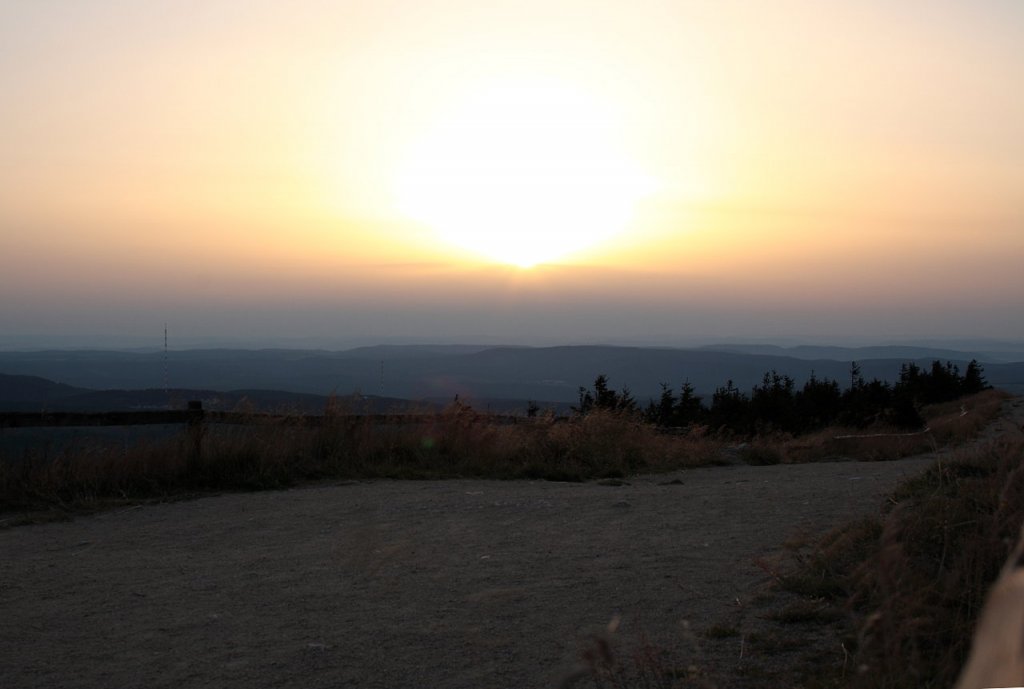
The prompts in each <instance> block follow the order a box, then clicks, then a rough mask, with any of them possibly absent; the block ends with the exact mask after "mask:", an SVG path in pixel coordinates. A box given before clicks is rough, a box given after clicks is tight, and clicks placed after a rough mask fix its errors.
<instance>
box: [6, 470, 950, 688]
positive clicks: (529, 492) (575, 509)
mask: <svg viewBox="0 0 1024 689" xmlns="http://www.w3.org/2000/svg"><path fill="white" fill-rule="evenodd" d="M931 461H934V459H933V458H917V459H907V460H902V461H899V462H886V463H828V464H805V465H791V466H768V467H751V466H723V467H711V468H703V469H695V470H690V471H685V472H679V473H676V474H671V475H661V476H656V477H641V478H637V479H633V480H631V481H630V482H629V484H627V485H602V484H599V483H584V484H570V483H552V482H541V481H537V482H520V481H516V482H497V481H436V482H435V481H424V482H393V481H380V482H365V483H352V484H346V485H329V486H317V487H310V488H302V489H295V490H289V491H281V492H267V493H254V494H231V495H223V496H216V497H208V498H202V499H197V500H192V501H185V502H177V503H169V504H158V505H146V506H141V507H137V508H133V509H128V510H123V511H119V512H111V513H106V514H101V515H97V516H90V517H81V518H78V519H75V520H74V521H72V522H65V523H51V524H42V525H34V526H24V527H18V528H11V529H7V530H4V531H0V554H2V557H0V605H2V607H0V610H2V614H0V687H5V688H11V689H14V688H19V687H48V688H53V687H90V688H93V687H95V688H97V689H98V688H101V687H103V688H107V687H200V686H201V687H212V686H217V687H437V688H446V687H450V688H453V689H454V688H461V687H466V688H468V687H474V688H479V687H516V688H520V687H524V688H530V687H554V686H557V685H558V683H559V681H560V680H561V679H563V678H564V677H565V676H566V674H567V673H568V672H570V671H571V670H572V669H573V667H574V665H575V664H576V662H577V659H578V658H579V652H580V649H581V647H582V645H583V644H584V643H585V642H586V640H587V638H588V635H590V634H592V633H594V632H595V631H598V630H600V629H602V628H604V627H605V626H607V624H608V623H609V621H610V620H611V619H613V618H615V617H616V616H621V618H622V619H623V621H624V629H625V628H626V627H629V626H632V627H634V628H637V629H642V630H643V631H644V632H645V633H646V634H647V635H648V636H649V637H650V638H651V639H652V640H655V641H658V642H661V643H667V644H673V643H676V642H677V641H678V640H679V639H680V638H682V636H683V632H682V629H681V626H680V625H681V623H682V622H683V621H684V620H685V621H688V622H689V624H690V625H691V628H692V629H694V630H701V629H706V628H707V627H708V626H710V625H712V624H718V623H722V621H723V620H734V619H735V610H736V608H737V604H738V603H739V602H742V601H745V600H747V599H749V597H750V596H752V595H753V594H754V592H755V591H756V590H757V589H758V587H759V586H760V585H761V584H763V582H764V580H765V577H766V575H765V572H764V571H763V570H762V569H759V568H758V567H757V566H755V564H754V561H755V559H756V558H758V557H759V556H762V555H765V554H768V553H771V552H773V551H776V550H777V549H778V548H779V547H780V545H781V544H782V543H783V542H784V541H786V539H787V538H790V537H792V536H793V535H794V534H798V533H801V532H804V533H820V532H822V531H824V530H827V529H828V528H830V527H832V526H834V525H837V524H839V523H841V522H843V521H844V520H846V519H848V518H850V517H852V516H856V515H862V514H869V513H876V512H877V511H878V509H879V507H880V506H881V503H882V501H883V499H884V496H885V494H886V493H887V492H888V491H890V490H891V489H892V487H893V486H894V485H895V484H896V483H897V482H898V481H899V480H900V479H902V478H903V477H906V476H908V475H911V474H914V473H916V472H919V471H921V470H922V469H923V468H924V467H925V466H927V464H928V463H929V462H931ZM738 644H739V641H738V640H736V639H733V640H731V641H726V642H723V644H717V646H723V645H724V646H725V648H726V649H727V650H719V652H716V653H711V654H710V655H706V656H705V657H703V658H702V659H701V661H700V662H701V663H702V665H703V666H707V667H708V668H709V670H710V672H711V673H712V675H714V674H715V673H716V671H722V672H726V673H727V671H728V669H729V668H728V667H725V666H726V665H728V664H729V663H730V662H732V661H731V660H730V658H731V657H738V653H735V652H734V649H732V646H733V645H737V648H738Z"/></svg>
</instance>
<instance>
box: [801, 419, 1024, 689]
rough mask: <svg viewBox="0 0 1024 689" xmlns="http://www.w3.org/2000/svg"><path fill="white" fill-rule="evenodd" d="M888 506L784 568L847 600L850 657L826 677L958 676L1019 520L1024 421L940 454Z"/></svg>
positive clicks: (1023, 502)
mask: <svg viewBox="0 0 1024 689" xmlns="http://www.w3.org/2000/svg"><path fill="white" fill-rule="evenodd" d="M957 413H958V414H959V412H957ZM939 418H947V415H946V414H945V413H944V414H942V415H940V417H939ZM958 418H960V417H958ZM958 426H959V424H958ZM962 428H964V426H959V429H961V430H962ZM974 430H976V429H974ZM959 433H960V430H957V432H956V433H954V434H951V435H950V436H949V437H954V438H959V437H961V436H960V435H959ZM889 505H890V506H889V509H888V510H887V511H886V513H885V514H883V515H879V516H878V517H874V518H868V519H862V520H858V521H856V522H852V523H850V524H847V525H845V526H843V527H841V528H839V529H836V530H834V531H833V532H831V533H830V534H828V535H827V536H826V537H825V538H824V539H823V540H821V541H819V542H818V543H816V544H813V546H812V547H809V548H805V549H804V550H803V551H801V552H799V553H798V555H797V558H798V566H797V567H796V568H795V569H794V570H793V571H791V572H789V573H788V574H787V575H786V576H785V577H783V578H782V581H781V584H782V586H783V588H784V589H786V590H789V591H790V592H793V593H797V594H800V595H803V596H806V597H807V598H809V599H811V600H813V601H815V602H817V603H823V602H828V603H830V604H831V605H832V606H833V607H834V609H836V611H837V612H840V611H845V614H846V619H847V620H848V625H847V626H846V629H845V631H844V632H843V636H844V638H843V639H841V641H842V644H843V650H844V652H849V653H850V654H851V662H850V664H849V668H842V669H841V668H839V667H831V668H820V669H819V676H820V677H822V678H827V680H826V679H823V680H822V686H837V687H850V688H853V689H903V688H907V689H909V688H911V687H914V688H915V689H916V688H922V687H923V688H925V689H927V688H929V687H936V688H937V687H949V686H952V685H953V683H954V682H955V681H956V677H957V675H958V673H959V671H960V668H961V667H962V666H963V663H964V662H965V660H966V657H967V654H968V652H969V650H970V644H971V639H972V636H973V633H974V628H975V625H976V623H977V620H978V616H979V613H980V611H981V608H982V605H983V602H984V598H985V595H986V592H987V591H988V588H989V586H991V584H992V583H993V582H994V581H995V579H996V577H997V576H998V574H999V571H1000V568H1001V567H1002V566H1003V563H1004V562H1005V560H1006V558H1007V556H1008V554H1009V553H1010V551H1011V550H1012V548H1013V546H1014V544H1015V542H1016V539H1017V537H1018V536H1019V533H1020V529H1021V525H1022V523H1024V432H1022V431H1020V430H1017V431H1010V432H1009V433H1008V434H1006V435H1003V436H1002V437H999V438H994V439H992V440H990V441H987V442H984V443H982V444H981V445H979V446H977V447H972V448H964V449H961V450H959V451H956V452H954V453H952V454H951V455H949V456H946V457H942V458H940V459H939V460H938V461H937V462H936V464H935V466H933V467H932V468H931V469H929V470H928V471H927V472H925V473H924V474H922V475H921V476H919V477H917V478H914V479H911V480H908V481H906V482H904V483H902V484H901V485H900V486H899V487H898V488H897V489H896V490H895V492H894V493H893V494H892V496H891V498H890V501H889ZM827 633H831V632H827ZM838 643H839V641H837V645H838Z"/></svg>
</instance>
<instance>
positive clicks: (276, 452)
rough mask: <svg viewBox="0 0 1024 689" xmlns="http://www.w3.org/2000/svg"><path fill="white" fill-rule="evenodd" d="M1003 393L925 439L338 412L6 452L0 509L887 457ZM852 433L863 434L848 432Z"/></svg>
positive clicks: (934, 425)
mask: <svg viewBox="0 0 1024 689" xmlns="http://www.w3.org/2000/svg"><path fill="white" fill-rule="evenodd" d="M1002 399H1003V396H1002V395H1001V394H1000V393H998V392H996V391H986V392H984V393H980V394H978V395H975V396H972V397H969V398H965V399H964V400H960V401H958V402H956V403H950V404H946V405H939V406H936V407H934V408H931V409H928V408H926V409H925V415H926V418H927V420H928V422H929V425H930V427H931V430H930V431H929V432H926V433H919V434H912V435H907V434H905V433H898V432H893V431H891V430H890V429H886V428H874V429H868V430H866V431H865V430H863V429H861V430H859V431H850V430H848V429H837V428H831V429H827V430H825V431H821V432H817V433H815V434H812V435H805V436H797V437H792V436H788V435H763V436H758V437H755V438H754V439H753V440H750V441H749V442H746V443H737V442H736V440H735V439H729V438H728V437H725V436H720V435H715V434H709V433H708V432H707V429H706V428H704V427H700V426H696V427H692V428H690V429H689V430H688V431H686V432H681V433H680V432H676V433H665V432H662V431H659V429H657V428H656V427H655V426H653V425H652V424H649V423H644V422H642V421H640V420H638V418H637V417H636V416H635V415H630V414H624V413H617V412H613V411H606V410H600V409H598V410H594V411H591V412H590V413H588V414H586V415H584V416H578V417H575V418H572V419H568V420H566V419H555V418H553V417H541V418H537V419H520V420H518V421H517V422H516V423H507V422H504V423H495V422H494V421H493V420H491V419H489V418H488V417H487V416H486V415H482V414H478V413H476V412H474V411H473V410H472V409H471V408H469V407H467V406H465V405H462V404H459V403H455V404H453V405H451V406H450V407H449V408H447V409H446V410H444V411H443V412H441V413H437V414H432V415H426V416H425V417H424V419H425V421H423V422H418V423H384V422H380V421H371V420H366V419H365V418H363V417H359V416H353V415H348V414H345V413H343V412H340V411H335V412H334V413H332V414H329V415H328V418H327V420H326V421H325V423H324V424H323V425H321V426H318V427H309V426H306V425H304V424H301V423H296V421H297V420H298V419H288V418H284V419H282V420H281V421H279V422H278V423H276V424H274V425H269V426H267V425H252V426H248V425H245V426H238V425H234V426H232V425H218V424H209V425H206V426H203V427H200V428H194V429H188V430H184V431H182V432H181V433H180V434H178V435H177V436H175V437H172V438H169V439H166V440H162V441H147V442H140V443H136V444H134V445H125V444H124V443H121V444H110V443H106V444H104V443H99V442H97V443H95V444H93V445H90V446H86V447H80V446H78V447H74V448H64V449H58V450H54V449H53V448H52V447H46V446H43V447H39V448H30V449H27V450H23V451H21V452H20V453H17V454H14V455H12V454H10V453H8V455H7V456H2V457H0V512H8V513H10V512H32V513H39V512H40V511H43V512H46V511H49V512H51V513H56V514H60V513H64V512H73V511H83V510H92V509H102V508H103V507H106V506H110V505H114V504H121V503H124V502H125V501H129V502H131V501H139V500H150V499H168V498H173V497H178V496H182V495H190V494H195V493H202V492H206V491H222V490H260V489H275V488H281V487H285V486H290V485H294V484H297V483H302V482H308V481H316V480H324V479H332V480H339V479H342V480H344V479H372V478H402V479H433V478H451V477H466V478H469V477H472V478H495V479H517V478H534V479H536V478H540V479H549V480H567V481H582V480H589V479H601V478H621V477H624V476H628V475H632V474H637V473H657V472H663V471H670V470H674V469H679V468H686V467H693V466H702V465H708V464H713V463H717V462H725V461H735V460H739V461H744V462H747V463H750V464H768V463H779V462H807V461H821V460H835V459H869V460H880V459H892V458H897V457H902V456H906V455H908V454H914V453H917V452H922V451H927V450H929V449H933V448H934V447H936V446H938V445H940V444H950V443H958V442H962V441H964V440H965V439H967V438H970V437H972V436H973V435H974V434H975V433H977V431H978V430H979V429H980V428H982V427H984V425H985V424H986V423H987V422H988V420H989V419H991V418H992V417H993V416H994V415H995V414H996V413H998V409H999V405H1000V403H1001V401H1002ZM851 435H853V436H869V437H847V438H843V436H851ZM837 436H839V437H840V439H837Z"/></svg>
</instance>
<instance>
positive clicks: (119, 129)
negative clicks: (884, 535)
mask: <svg viewBox="0 0 1024 689" xmlns="http://www.w3.org/2000/svg"><path fill="white" fill-rule="evenodd" d="M165 322H166V323H167V324H168V327H169V329H170V330H171V332H172V333H173V335H174V336H176V337H177V338H178V339H177V340H176V341H177V342H179V343H186V342H188V343H199V342H234V343H238V344H247V343H248V344H251V345H252V346H261V345H266V344H285V343H290V342H310V343H317V344H324V345H331V344H337V345H339V346H340V345H343V344H347V343H370V342H384V341H394V340H409V341H415V342H450V341H463V342H508V343H521V344H552V343H563V342H577V343H580V342H620V343H630V342H644V343H651V344H654V343H659V344H668V345H671V344H675V343H680V344H683V343H690V342H693V341H700V340H704V341H708V342H711V341H714V340H717V339H723V338H740V339H750V340H758V339H787V340H809V341H810V340H813V341H831V342H835V343H846V342H867V341H878V342H882V341H896V340H912V339H943V338H966V337H992V338H1004V339H1024V2H1020V1H1019V0H976V1H974V2H964V1H962V0H904V1H901V2H892V1H891V0H857V1H853V0H850V1H847V0H772V1H771V2H768V1H765V2H761V1H759V0H745V1H742V2H740V1H736V2H733V1H729V0H721V1H715V2H712V1H700V2H698V1H696V0H694V1H687V0H672V1H665V2H648V1H643V0H637V1H635V2H601V1H600V0H586V1H582V0H581V1H575V0H543V1H533V0H515V1H514V2H479V1H478V0H447V1H442V0H401V1H399V0H372V1H371V0H340V1H338V0H335V1H332V2H329V1H327V0H292V1H290V2H260V1H254V0H244V1H243V0H204V1H202V2H198V1H197V2H191V1H186V0H173V1H171V0H147V1H146V2H134V1H129V0H31V1H28V0H24V1H23V0H0V324H2V325H0V346H11V344H12V343H15V344H17V343H26V342H33V343H41V344H46V343H61V344H65V345H68V346H72V345H74V344H76V343H78V344H82V345H86V344H95V343H103V344H119V343H121V344H126V345H127V344H132V345H135V344H139V343H143V342H146V341H147V339H149V340H152V341H153V342H154V344H156V343H157V342H159V343H161V344H162V336H163V326H164V323H165Z"/></svg>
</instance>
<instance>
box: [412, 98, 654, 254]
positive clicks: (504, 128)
mask: <svg viewBox="0 0 1024 689" xmlns="http://www.w3.org/2000/svg"><path fill="white" fill-rule="evenodd" d="M617 134H618V132H617V131H616V127H615V120H614V118H613V117H612V116H611V114H610V112H609V110H608V109H607V108H602V107H601V104H600V103H599V102H598V101H596V100H593V99H590V98H588V97H586V96H585V95H584V94H581V93H578V92H575V91H572V90H570V89H566V88H564V87H560V86H556V85H551V84H536V83H534V84H528V85H514V86H504V87H500V88H491V89H488V90H486V91H483V92H480V93H478V94H477V95H476V96H475V97H474V98H472V99H470V100H468V101H467V102H464V103H463V104H462V106H461V107H459V108H457V109H455V110H454V111H453V112H451V113H449V116H448V117H446V118H444V120H443V121H441V122H440V123H439V124H438V125H437V126H436V127H434V128H433V129H431V130H430V131H428V133H427V134H426V135H425V136H424V137H423V139H422V140H420V141H419V142H418V144H417V145H416V146H414V147H413V149H412V150H411V151H410V155H409V156H408V158H407V160H406V162H405V165H404V167H403V168H402V169H401V171H400V174H399V175H398V180H397V197H398V204H399V207H400V210H401V211H402V212H403V213H405V214H407V215H409V216H410V217H412V218H415V219H416V220H418V221H421V222H423V223H425V224H427V225H429V226H430V227H431V228H433V229H434V230H435V231H436V232H437V233H438V235H439V236H440V238H441V239H443V240H444V241H445V242H448V243H450V244H453V245H455V246H458V247H461V248H463V249H466V250H469V251H471V252H473V253H476V254H479V255H482V256H485V257H488V258H490V259H493V260H496V261H500V262H503V263H509V264H513V265H518V266H521V267H524V268H525V267H531V266H534V265H537V264H538V263H544V262H547V261H551V260H552V259H556V258H560V257H563V256H566V255H568V254H571V253H573V252H576V251H580V250H582V249H585V248H587V247H590V246H592V245H594V244H597V243H599V242H602V241H603V240H606V239H607V238H609V237H610V236H612V235H613V234H615V233H617V232H619V231H621V230H622V229H624V228H625V227H626V225H627V224H628V223H629V221H630V219H631V217H632V214H633V207H634V205H635V203H636V201H637V200H638V199H639V198H640V197H642V196H643V195H645V194H647V193H649V192H650V191H652V188H653V184H652V181H651V180H650V179H649V178H647V177H645V175H644V174H643V173H642V172H641V171H640V169H639V168H638V167H637V165H636V164H634V163H633V162H632V161H631V160H630V159H629V158H628V156H626V155H624V153H622V152H621V150H620V149H619V147H618V146H617V140H616V137H617Z"/></svg>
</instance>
